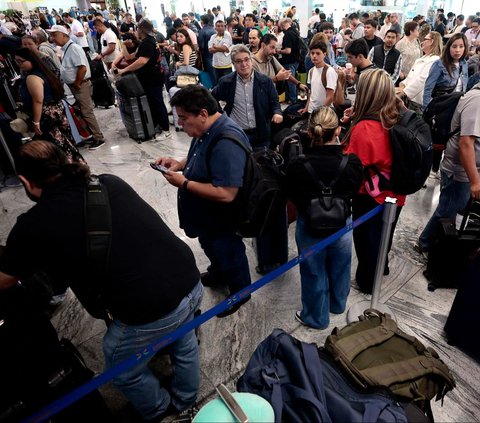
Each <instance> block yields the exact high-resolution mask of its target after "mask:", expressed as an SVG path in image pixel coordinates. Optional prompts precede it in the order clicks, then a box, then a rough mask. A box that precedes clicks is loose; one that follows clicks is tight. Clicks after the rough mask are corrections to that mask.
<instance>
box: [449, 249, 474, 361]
mask: <svg viewBox="0 0 480 423" xmlns="http://www.w3.org/2000/svg"><path fill="white" fill-rule="evenodd" d="M479 298H480V248H479V249H477V250H475V251H474V252H473V253H472V254H471V256H470V257H469V263H468V265H467V271H466V272H465V275H464V278H463V282H462V284H461V285H460V287H459V288H458V291H457V295H456V296H455V300H454V301H453V304H452V308H451V309H450V313H449V315H448V319H447V323H446V324H445V333H446V334H447V339H448V343H449V344H451V345H455V346H458V347H459V348H462V349H463V350H465V351H466V352H467V353H469V354H470V355H472V356H473V357H474V358H475V359H476V360H477V361H478V362H480V338H479V337H478V336H477V333H476V332H475V330H472V322H474V321H475V320H476V311H477V307H478V299H479Z"/></svg>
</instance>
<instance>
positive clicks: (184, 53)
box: [176, 29, 197, 68]
mask: <svg viewBox="0 0 480 423" xmlns="http://www.w3.org/2000/svg"><path fill="white" fill-rule="evenodd" d="M176 35H177V46H178V49H179V51H180V54H179V55H178V62H177V64H176V66H177V68H179V67H180V66H187V65H190V66H195V62H196V61H197V52H196V51H195V47H194V45H193V43H192V40H191V38H190V36H189V35H188V32H187V31H186V30H184V29H179V30H178V31H177V34H176Z"/></svg>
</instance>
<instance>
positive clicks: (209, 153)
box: [205, 132, 252, 179]
mask: <svg viewBox="0 0 480 423" xmlns="http://www.w3.org/2000/svg"><path fill="white" fill-rule="evenodd" d="M221 140H230V141H233V142H234V143H235V144H237V145H238V146H239V147H240V148H241V149H242V150H243V151H245V153H246V155H247V158H248V156H249V155H250V154H251V153H252V150H251V149H250V148H248V147H247V146H246V145H245V144H244V143H243V142H242V141H240V139H239V138H238V137H237V136H236V135H234V134H232V133H230V132H227V133H221V134H219V136H218V137H216V138H214V139H213V140H211V141H210V143H209V144H208V147H207V151H206V153H205V158H206V162H207V169H208V177H209V178H210V179H211V177H212V171H211V169H210V158H211V156H212V151H213V149H214V147H215V146H216V145H217V144H218V142H219V141H221Z"/></svg>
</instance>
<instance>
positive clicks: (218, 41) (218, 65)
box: [208, 20, 232, 84]
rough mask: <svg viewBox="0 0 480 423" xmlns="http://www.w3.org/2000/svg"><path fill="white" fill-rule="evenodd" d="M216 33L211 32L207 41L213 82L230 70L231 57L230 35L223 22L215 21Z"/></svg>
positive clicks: (216, 81)
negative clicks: (213, 76)
mask: <svg viewBox="0 0 480 423" xmlns="http://www.w3.org/2000/svg"><path fill="white" fill-rule="evenodd" d="M215 30H216V31H217V33H216V34H213V35H212V36H211V37H210V40H209V41H208V51H209V53H211V54H212V55H213V58H212V66H213V71H214V72H215V83H216V84H217V83H218V80H219V79H220V78H221V77H222V76H224V75H228V74H229V73H231V72H232V59H231V57H230V48H231V47H232V36H231V35H230V33H229V32H228V31H225V22H223V21H221V20H218V21H217V22H216V23H215Z"/></svg>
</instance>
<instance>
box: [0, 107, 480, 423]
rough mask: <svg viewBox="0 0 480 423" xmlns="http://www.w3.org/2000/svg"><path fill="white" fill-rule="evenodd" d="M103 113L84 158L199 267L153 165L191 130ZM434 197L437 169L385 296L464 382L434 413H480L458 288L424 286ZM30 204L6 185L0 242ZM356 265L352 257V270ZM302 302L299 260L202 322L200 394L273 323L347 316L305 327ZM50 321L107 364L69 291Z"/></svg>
mask: <svg viewBox="0 0 480 423" xmlns="http://www.w3.org/2000/svg"><path fill="white" fill-rule="evenodd" d="M96 114H97V116H98V118H99V121H100V122H101V126H102V130H103V132H104V133H105V135H106V139H107V144H106V146H104V147H103V148H101V149H99V150H97V151H94V152H88V151H85V158H86V160H87V161H88V163H89V164H90V166H91V168H92V170H93V171H94V172H95V173H113V174H115V175H118V176H120V177H122V178H124V179H125V180H126V181H127V182H128V183H130V184H131V185H132V186H133V187H134V189H135V190H136V191H137V192H138V193H139V194H140V195H141V196H142V197H143V198H144V199H145V200H146V201H148V202H149V203H150V204H151V205H152V206H153V207H154V208H155V209H156V210H157V211H158V213H159V214H160V216H161V217H162V218H163V219H164V220H165V221H166V222H167V224H168V225H169V226H170V227H171V228H172V230H173V231H175V232H176V233H177V234H178V235H179V236H180V237H181V238H182V239H184V240H185V241H186V242H187V243H188V244H189V245H190V246H191V248H192V250H193V251H194V253H195V255H196V257H197V264H198V267H199V268H200V270H201V271H203V270H205V268H206V266H207V259H206V257H205V256H204V255H203V253H202V251H201V249H200V246H199V244H198V242H197V240H192V239H188V238H186V237H185V235H184V233H183V232H182V231H181V230H180V229H179V228H178V219H177V210H176V189H175V188H173V187H171V186H170V185H169V184H168V183H167V182H166V181H165V179H164V178H163V176H162V175H161V174H160V173H158V172H155V171H154V170H152V169H151V168H150V167H149V165H148V163H149V162H151V161H152V160H153V159H154V158H156V157H158V156H165V155H171V156H175V157H184V156H185V154H186V152H187V149H188V146H189V138H188V137H187V136H186V135H185V134H184V133H182V132H180V133H175V132H173V133H172V137H171V139H169V140H167V141H164V142H161V143H154V142H146V143H143V144H137V143H136V142H134V141H133V140H131V139H129V138H128V136H127V133H126V130H125V129H124V128H123V125H122V123H121V122H120V119H119V115H118V110H116V109H114V108H111V109H109V110H97V111H96ZM437 200H438V181H437V180H435V179H429V180H428V186H427V188H426V189H424V190H421V191H420V192H418V193H417V194H415V195H412V196H410V197H409V198H408V202H407V206H406V207H405V208H404V210H403V212H402V214H401V216H400V222H399V225H398V227H397V231H396V234H395V241H394V244H393V248H392V253H391V255H390V275H389V276H386V277H385V278H384V281H383V289H382V295H381V301H382V302H384V303H385V304H387V305H388V306H389V307H390V308H391V309H392V311H393V312H394V314H395V316H396V318H397V320H398V323H399V325H400V326H401V327H402V328H403V329H404V330H406V331H407V332H409V333H412V334H414V335H415V336H417V337H418V338H419V339H420V340H421V341H422V342H424V343H425V344H427V345H430V346H433V347H434V348H435V349H436V350H437V351H438V353H439V354H440V356H441V358H442V359H443V360H444V361H445V362H446V363H447V365H448V366H450V368H451V370H452V372H453V374H454V376H455V377H456V379H457V388H456V389H455V390H454V391H453V392H451V393H449V394H448V395H447V397H446V399H445V401H444V405H443V407H441V406H440V404H438V403H435V404H433V410H434V414H435V417H436V420H437V421H439V422H440V421H450V422H466V421H480V377H479V376H480V372H479V369H480V367H479V365H478V363H477V362H475V361H474V360H472V359H471V358H470V357H469V356H467V355H465V354H464V353H463V352H462V351H460V350H458V349H456V348H454V347H451V346H449V345H448V344H447V342H446V340H445V338H444V334H443V326H444V323H445V321H446V318H447V315H448V312H449V309H450V306H451V304H452V301H453V298H454V296H455V291H453V290H437V291H435V292H429V291H427V284H426V280H425V279H424V277H423V275H422V269H423V266H424V261H423V258H422V257H419V256H418V255H417V254H416V253H415V252H414V251H413V250H412V245H413V243H414V241H415V240H416V238H417V237H418V234H419V232H420V231H421V229H422V227H423V226H424V224H425V222H426V220H427V219H428V217H429V216H430V214H431V212H432V209H433V208H434V206H435V205H436V202H437ZM30 206H31V203H30V202H29V200H28V199H27V198H26V196H25V195H24V193H23V190H22V189H20V188H19V189H7V190H4V191H2V192H0V207H1V218H0V243H4V242H5V240H6V237H7V235H8V232H9V230H10V229H11V227H12V225H13V224H14V222H15V219H16V217H17V216H18V215H19V214H20V213H22V212H24V211H25V210H27V209H28V208H29V207H30ZM293 233H294V227H293V225H292V226H291V227H290V257H294V256H295V255H296V246H295V243H294V237H293ZM246 244H247V252H248V256H249V260H250V267H251V269H252V278H253V280H256V279H258V275H256V274H255V271H254V267H255V265H256V263H255V258H254V254H253V250H252V245H251V241H250V240H246ZM125 248H129V246H125ZM355 265H356V263H355V261H354V263H353V266H352V274H353V271H354V269H355ZM221 299H223V296H222V293H221V292H217V291H213V290H211V289H209V288H207V289H206V290H205V297H204V300H203V304H202V309H203V310H206V309H208V308H209V307H211V306H213V305H214V304H216V303H217V302H219V301H220V300H221ZM364 299H365V296H363V295H362V294H361V293H359V292H358V291H357V290H356V289H355V288H354V287H353V285H352V290H351V294H350V297H349V301H348V304H349V306H351V305H352V304H354V303H356V302H358V301H361V300H364ZM299 307H300V284H299V273H298V268H296V267H295V268H293V269H291V270H290V271H289V272H287V273H286V274H285V275H283V276H281V277H279V278H278V279H277V280H275V281H274V282H272V283H271V284H269V285H267V286H265V287H264V288H262V289H261V290H259V291H258V292H256V293H255V294H254V295H253V299H252V300H251V301H250V302H249V303H248V304H246V305H245V306H244V307H242V308H241V309H240V311H239V312H238V313H236V314H235V315H232V316H230V317H228V318H226V319H216V318H215V319H213V320H210V321H209V322H207V323H206V324H205V325H203V326H202V327H201V328H200V339H201V344H200V349H201V369H202V380H201V387H200V392H199V400H200V401H204V400H205V399H208V398H209V397H211V396H212V395H213V392H214V387H215V386H216V385H217V384H219V383H221V382H225V383H227V385H228V386H230V387H232V388H233V387H234V383H235V381H236V379H237V378H238V376H239V375H240V374H241V373H242V371H243V370H244V368H245V365H246V363H247V361H248V359H249V357H250V355H251V354H252V352H253V351H254V349H255V347H256V345H257V344H258V343H259V342H260V341H262V340H263V339H264V338H265V337H266V336H268V335H269V334H270V333H271V331H272V330H273V329H274V328H277V327H278V328H282V329H284V330H285V331H287V332H289V333H291V334H293V335H294V336H295V337H297V338H299V339H301V340H305V341H309V342H316V343H318V344H320V345H321V344H323V342H324V340H325V338H326V336H327V335H328V334H329V333H330V331H331V329H333V327H335V326H343V325H344V324H345V315H337V316H335V315H332V319H331V325H330V327H329V329H327V330H324V331H317V330H312V329H306V328H304V327H302V326H300V325H299V323H298V322H296V321H295V320H294V313H295V311H296V310H298V309H299ZM53 321H54V324H55V325H56V327H57V328H58V330H59V332H60V333H61V335H63V336H65V337H68V338H70V339H71V340H72V341H73V343H74V344H76V345H77V346H78V347H79V348H80V350H81V352H82V354H83V355H84V356H85V358H86V359H87V362H88V364H89V366H90V367H91V368H92V369H94V370H95V371H96V372H101V371H102V368H103V357H102V350H101V343H102V336H103V333H104V331H105V326H104V324H103V322H100V321H95V320H94V319H92V318H91V317H89V316H88V315H87V314H86V312H85V311H83V309H82V307H81V306H80V305H79V304H78V302H77V301H76V300H75V299H74V297H73V295H72V294H71V293H70V295H69V300H68V301H67V302H66V303H65V304H64V305H62V306H61V308H60V310H59V312H58V313H57V314H56V315H55V317H54V319H53ZM475 328H476V324H475V322H472V333H474V332H475V330H476V329H475ZM155 361H156V363H155V364H156V366H155V368H165V366H164V365H162V363H164V361H165V357H163V356H160V357H158V358H155ZM102 393H103V394H104V396H105V398H106V399H107V401H108V403H109V405H110V406H111V408H112V409H113V410H114V412H115V413H116V416H117V420H118V421H119V422H135V421H139V420H138V417H136V416H135V413H134V412H133V411H132V410H131V408H130V407H129V406H127V404H126V400H125V399H124V398H123V396H122V395H121V394H120V393H118V391H116V390H115V389H114V388H112V387H111V386H109V385H106V386H104V387H103V388H102Z"/></svg>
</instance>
